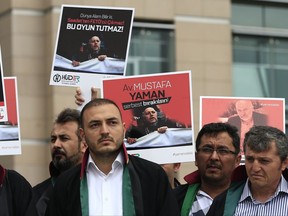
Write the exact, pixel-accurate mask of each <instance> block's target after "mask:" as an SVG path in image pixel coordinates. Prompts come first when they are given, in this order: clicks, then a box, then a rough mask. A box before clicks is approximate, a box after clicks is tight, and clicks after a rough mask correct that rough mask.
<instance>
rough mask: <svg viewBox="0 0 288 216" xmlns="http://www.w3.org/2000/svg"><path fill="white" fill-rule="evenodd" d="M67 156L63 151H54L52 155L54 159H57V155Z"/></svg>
mask: <svg viewBox="0 0 288 216" xmlns="http://www.w3.org/2000/svg"><path fill="white" fill-rule="evenodd" d="M60 154H61V155H64V156H65V155H66V153H65V152H64V151H63V150H61V149H55V150H54V151H53V153H52V157H53V158H54V157H56V155H60Z"/></svg>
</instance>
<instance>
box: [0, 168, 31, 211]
mask: <svg viewBox="0 0 288 216" xmlns="http://www.w3.org/2000/svg"><path fill="white" fill-rule="evenodd" d="M31 198H32V190H31V185H30V184H29V182H28V181H27V180H26V179H25V178H24V177H23V176H22V175H20V174H19V173H18V172H16V171H14V170H8V169H5V168H3V167H2V166H1V165H0V215H13V216H23V215H25V213H26V211H27V208H28V205H29V203H30V200H31Z"/></svg>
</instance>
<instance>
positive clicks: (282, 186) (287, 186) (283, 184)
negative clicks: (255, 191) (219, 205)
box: [239, 175, 288, 202]
mask: <svg viewBox="0 0 288 216" xmlns="http://www.w3.org/2000/svg"><path fill="white" fill-rule="evenodd" d="M249 185H250V183H249V180H248V179H247V181H246V183H245V186H244V189H243V192H242V195H241V197H240V200H239V202H242V201H244V200H245V199H247V198H250V199H251V200H253V196H252V193H251V190H250V187H249ZM280 192H283V193H286V194H288V183H287V181H286V180H285V178H284V177H283V175H281V179H280V183H279V184H278V186H277V189H276V191H275V193H274V194H273V196H271V197H270V199H268V201H269V200H271V199H272V198H274V197H276V196H278V194H279V193H280Z"/></svg>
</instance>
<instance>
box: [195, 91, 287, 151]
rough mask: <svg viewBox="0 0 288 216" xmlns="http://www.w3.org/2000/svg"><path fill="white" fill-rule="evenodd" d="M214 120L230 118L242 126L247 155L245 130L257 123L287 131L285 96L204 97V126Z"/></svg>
mask: <svg viewBox="0 0 288 216" xmlns="http://www.w3.org/2000/svg"><path fill="white" fill-rule="evenodd" d="M210 122H227V123H229V124H231V125H234V126H235V127H236V128H237V129H238V133H239V136H240V149H241V152H242V155H243V140H244V136H245V133H246V132H247V131H248V130H249V129H250V128H251V127H252V126H254V125H268V126H272V127H276V128H278V129H280V130H282V131H284V132H285V99H284V98H259V97H209V96H205V97H204V96H203V97H200V128H201V127H202V126H203V125H204V124H207V123H210Z"/></svg>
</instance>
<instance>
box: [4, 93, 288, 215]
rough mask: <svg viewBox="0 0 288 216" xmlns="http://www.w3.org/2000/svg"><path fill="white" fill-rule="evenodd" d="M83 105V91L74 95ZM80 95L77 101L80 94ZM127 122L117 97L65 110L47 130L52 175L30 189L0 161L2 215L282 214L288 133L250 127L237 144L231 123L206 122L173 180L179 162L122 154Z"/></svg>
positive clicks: (286, 197) (286, 198) (287, 185)
mask: <svg viewBox="0 0 288 216" xmlns="http://www.w3.org/2000/svg"><path fill="white" fill-rule="evenodd" d="M75 97H76V102H77V104H79V103H80V104H81V102H79V101H81V100H82V98H81V94H76V96H75ZM79 98H80V99H81V100H80V99H79ZM125 132H126V129H125V122H123V120H122V114H121V111H120V109H119V107H118V106H117V104H116V103H115V102H113V101H112V100H109V99H105V98H97V97H96V98H95V97H94V98H93V99H92V100H91V101H90V102H88V103H87V104H86V105H85V106H84V107H83V108H82V110H81V112H80V111H78V110H76V109H70V108H67V109H64V110H63V111H62V112H61V113H60V114H59V115H58V116H57V118H56V120H55V121H54V123H53V129H52V131H51V134H50V147H51V148H50V149H51V158H52V161H51V163H50V165H49V171H50V174H51V177H50V178H48V179H46V180H45V181H43V182H41V183H39V184H38V185H36V186H34V187H33V188H32V187H31V186H30V184H29V183H28V182H27V180H25V178H24V177H23V176H21V175H20V174H19V173H17V172H16V171H13V170H7V169H5V168H3V167H1V166H0V185H1V187H0V203H1V207H0V214H1V215H17V216H18V215H19V216H23V215H26V216H33V215H46V216H60V215H69V216H71V215H77V216H78V215H83V216H84V215H85V216H88V215H117V216H118V215H125V216H126V215H147V216H152V215H155V216H161V215H163V216H167V215H171V216H177V215H181V216H186V215H187V216H202V215H208V216H211V215H215V216H216V215H217V216H219V215H231V216H232V215H237V216H238V215H245V216H246V215H251V216H252V215H253V216H254V215H261V216H262V215H288V205H287V203H288V182H287V180H288V173H287V169H286V167H287V165H288V159H287V156H288V139H287V136H286V135H285V133H284V132H282V131H281V130H279V129H277V128H274V127H271V126H252V128H251V129H249V130H248V132H246V134H245V137H244V143H243V150H244V156H245V165H239V164H240V161H241V151H240V137H239V133H238V130H237V128H236V127H235V126H232V125H231V124H229V123H216V122H215V123H209V124H206V125H204V126H203V127H202V128H201V130H200V131H199V133H198V135H197V137H196V142H195V149H196V152H195V164H196V166H197V167H198V169H197V170H196V171H195V172H193V173H190V174H188V175H187V176H185V177H184V180H185V181H186V182H187V183H186V184H183V185H181V184H180V183H179V182H178V183H177V182H175V178H174V177H175V176H174V175H173V174H174V173H175V172H177V170H178V169H179V168H180V163H175V164H162V165H159V164H156V163H153V162H150V161H148V160H145V159H142V158H139V157H136V156H131V155H129V154H128V153H127V151H126V148H125V145H124V144H123V140H124V138H125Z"/></svg>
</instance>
